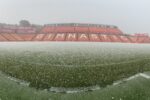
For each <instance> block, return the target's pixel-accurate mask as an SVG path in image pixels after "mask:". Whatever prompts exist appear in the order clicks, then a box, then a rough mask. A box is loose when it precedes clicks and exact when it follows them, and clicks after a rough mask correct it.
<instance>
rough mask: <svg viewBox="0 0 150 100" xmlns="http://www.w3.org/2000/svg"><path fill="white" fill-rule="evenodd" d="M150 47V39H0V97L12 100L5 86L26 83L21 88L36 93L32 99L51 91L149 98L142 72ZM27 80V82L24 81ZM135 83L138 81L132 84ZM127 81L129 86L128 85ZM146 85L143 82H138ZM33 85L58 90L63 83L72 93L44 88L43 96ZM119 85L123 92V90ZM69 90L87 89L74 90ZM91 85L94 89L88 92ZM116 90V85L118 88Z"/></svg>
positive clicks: (146, 68)
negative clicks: (142, 41) (145, 41)
mask: <svg viewBox="0 0 150 100" xmlns="http://www.w3.org/2000/svg"><path fill="white" fill-rule="evenodd" d="M149 51H150V45H149V44H131V43H100V42H1V43H0V71H1V74H0V80H5V81H3V82H0V88H1V89H3V90H0V93H2V94H3V95H1V94H0V99H2V100H3V98H4V100H9V99H6V97H5V96H4V95H6V96H8V95H7V94H6V93H5V92H4V89H6V87H9V88H10V89H12V90H11V91H14V88H12V87H14V86H15V87H16V88H19V89H20V88H27V89H23V90H24V91H25V92H23V93H22V94H25V95H26V96H27V97H28V96H29V95H30V94H32V95H34V96H35V98H33V97H30V98H31V100H36V99H37V98H36V97H38V98H40V99H39V100H49V99H50V100H51V96H52V100H53V99H54V100H55V99H56V100H60V99H65V97H66V99H65V100H67V99H68V100H70V99H72V100H75V98H74V97H76V98H78V99H79V100H84V99H85V100H88V99H89V100H90V98H94V100H99V99H100V98H101V99H102V100H112V99H114V100H120V99H121V100H130V97H132V100H138V99H137V98H138V97H139V98H142V100H147V99H144V98H146V97H145V96H148V95H149V94H148V93H146V91H147V89H149V88H150V87H149V85H148V82H150V80H149V75H148V74H147V73H146V74H145V73H144V72H147V71H150V63H149V62H150V52H149ZM143 73H144V74H143ZM3 76H5V77H3ZM137 78H138V79H137ZM143 78H144V79H143ZM136 79H137V80H136ZM122 80H123V81H122ZM11 81H12V82H11ZM124 81H126V82H127V83H124ZM128 81H129V82H128ZM130 81H131V82H130ZM13 82H15V83H13ZM137 82H138V83H137ZM140 82H141V83H140ZM7 83H8V84H7ZM16 83H17V84H19V85H16ZM24 83H26V84H27V85H26V84H25V86H24V85H23V87H22V84H24ZM114 84H117V85H114ZM118 84H119V85H118ZM132 84H137V85H135V87H132ZM5 85H6V86H5ZM11 85H12V87H11ZM20 85H21V86H20ZM28 85H29V86H28ZM124 85H125V86H126V87H127V89H124ZM144 85H145V87H143V88H137V87H142V86H144ZM110 86H111V87H110ZM30 87H32V88H36V89H42V91H44V90H45V89H46V90H47V91H55V92H56V91H58V89H59V90H60V91H61V92H64V90H65V92H66V91H67V92H68V91H69V93H73V94H61V93H57V94H53V93H51V92H46V93H45V92H44V93H41V94H40V93H37V94H39V95H40V96H41V97H39V96H37V94H36V95H35V94H33V93H31V92H27V91H29V90H31V89H30ZM28 88H29V89H28ZM94 89H95V91H93V90H94ZM97 89H98V90H97ZM121 89H122V92H119V91H121ZM6 90H7V89H6ZM71 90H76V91H80V92H81V91H82V92H83V93H81V94H80V93H74V92H72V91H71ZM89 90H90V91H91V90H92V91H93V92H84V91H89ZM17 91H20V90H17ZM17 91H16V92H15V93H14V94H13V92H10V97H9V98H11V97H13V100H15V97H16V98H17V97H18V95H17V93H18V92H17ZM31 91H34V92H35V91H37V90H31ZM112 91H116V94H114V93H113V92H112ZM127 91H131V93H132V94H133V95H136V96H131V95H129V94H128V92H127ZM136 91H137V92H136ZM121 93H122V94H121ZM123 93H124V95H125V96H124V95H123ZM144 93H146V94H144ZM22 94H19V95H20V96H19V97H20V98H21V100H25V99H27V97H26V96H21V95H22ZM109 94H110V95H109ZM43 95H45V96H43ZM142 95H143V96H142ZM62 96H63V97H62ZM105 96H106V97H105ZM115 96H116V97H115ZM1 97H3V98H1ZM44 97H45V98H44ZM83 97H84V98H83ZM149 98H150V97H149ZM28 99H29V98H28ZM78 99H76V100H78ZM139 100H141V99H139Z"/></svg>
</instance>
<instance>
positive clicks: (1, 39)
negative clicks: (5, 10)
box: [0, 34, 8, 41]
mask: <svg viewBox="0 0 150 100" xmlns="http://www.w3.org/2000/svg"><path fill="white" fill-rule="evenodd" d="M0 41H8V40H7V39H6V38H5V37H3V36H2V35H1V34H0Z"/></svg>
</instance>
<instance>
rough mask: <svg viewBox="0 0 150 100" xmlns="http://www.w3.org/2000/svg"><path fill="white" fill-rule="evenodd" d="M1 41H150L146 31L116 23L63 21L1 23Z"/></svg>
mask: <svg viewBox="0 0 150 100" xmlns="http://www.w3.org/2000/svg"><path fill="white" fill-rule="evenodd" d="M0 41H1V42H11V41H16V42H19V41H74V42H121V43H150V37H149V35H148V34H146V33H138V34H125V33H124V32H123V31H121V29H119V28H118V27H117V26H114V25H103V24H79V23H62V24H48V25H44V26H26V27H24V26H20V25H8V24H0Z"/></svg>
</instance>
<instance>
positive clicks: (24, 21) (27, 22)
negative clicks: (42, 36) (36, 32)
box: [19, 20, 31, 27]
mask: <svg viewBox="0 0 150 100" xmlns="http://www.w3.org/2000/svg"><path fill="white" fill-rule="evenodd" d="M19 24H20V26H23V27H27V26H31V24H30V22H29V21H28V20H21V21H20V22H19Z"/></svg>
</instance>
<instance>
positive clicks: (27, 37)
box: [18, 34, 36, 41]
mask: <svg viewBox="0 0 150 100" xmlns="http://www.w3.org/2000/svg"><path fill="white" fill-rule="evenodd" d="M18 35H19V36H20V37H21V38H22V39H23V40H25V41H32V39H33V38H34V37H35V36H36V34H18Z"/></svg>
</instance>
